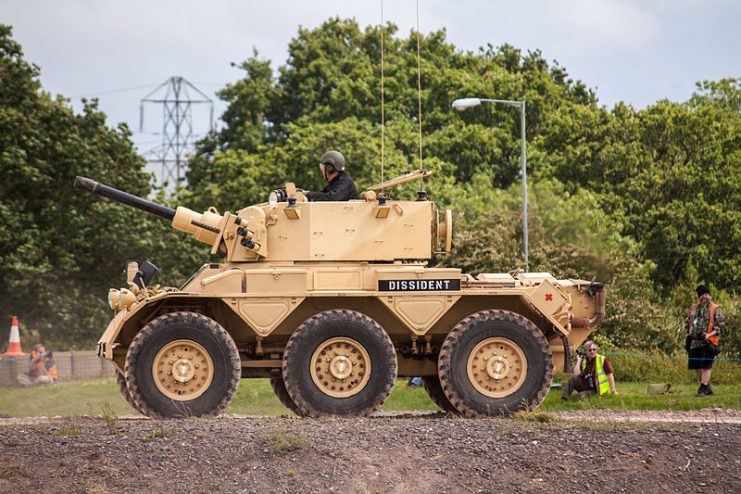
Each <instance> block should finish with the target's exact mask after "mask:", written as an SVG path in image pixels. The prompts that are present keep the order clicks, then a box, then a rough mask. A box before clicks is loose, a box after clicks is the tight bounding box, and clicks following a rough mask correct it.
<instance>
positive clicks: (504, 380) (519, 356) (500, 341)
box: [466, 338, 527, 398]
mask: <svg viewBox="0 0 741 494" xmlns="http://www.w3.org/2000/svg"><path fill="white" fill-rule="evenodd" d="M466 369H467V371H468V379H469V380H470V382H471V384H472V385H473V387H474V388H475V389H476V391H478V392H479V393H481V394H483V395H485V396H488V397H490V398H503V397H505V396H509V395H511V394H512V393H514V392H515V391H517V390H518V389H520V387H521V386H522V383H523V382H525V377H526V376H527V359H525V353H524V352H523V351H522V349H521V348H520V346H519V345H517V344H516V343H515V342H513V341H512V340H509V339H507V338H487V339H485V340H483V341H482V342H481V343H479V344H478V345H476V347H475V348H474V349H473V351H472V352H471V353H470V354H469V356H468V363H467V365H466Z"/></svg>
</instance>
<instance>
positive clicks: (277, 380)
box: [270, 377, 304, 417]
mask: <svg viewBox="0 0 741 494" xmlns="http://www.w3.org/2000/svg"><path fill="white" fill-rule="evenodd" d="M270 387H271V388H273V393H275V396H277V397H278V399H279V400H280V402H281V403H283V406H284V407H286V408H288V409H289V410H290V411H292V412H293V413H295V414H296V415H298V416H299V417H303V416H304V414H303V412H302V411H301V409H300V408H299V407H297V406H296V403H294V402H293V399H292V398H291V395H289V394H288V390H287V389H286V383H284V382H283V378H282V377H271V378H270Z"/></svg>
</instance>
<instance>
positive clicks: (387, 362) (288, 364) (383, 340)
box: [283, 310, 397, 417]
mask: <svg viewBox="0 0 741 494" xmlns="http://www.w3.org/2000/svg"><path fill="white" fill-rule="evenodd" d="M336 340H340V341H343V340H344V341H349V342H350V346H349V348H350V350H348V353H347V354H348V355H352V356H353V357H355V356H357V355H358V354H360V353H362V352H361V351H360V350H361V349H362V351H364V352H366V354H367V355H366V358H364V359H363V361H362V363H360V364H358V363H357V362H355V363H353V367H350V368H354V369H355V370H354V371H353V372H361V373H359V374H355V373H354V374H352V376H351V377H350V378H348V380H352V379H356V378H357V379H361V380H362V382H363V383H364V384H358V385H357V388H356V391H354V393H355V394H353V395H351V396H344V397H338V396H337V394H335V395H333V393H334V391H331V390H332V389H335V388H334V386H335V383H333V382H327V383H325V384H323V385H322V386H324V387H320V386H318V385H317V383H316V382H315V377H313V374H312V373H314V372H315V371H316V372H319V371H318V370H317V369H319V366H320V364H317V362H313V361H312V359H313V358H314V353H315V352H321V350H322V348H330V347H329V345H331V344H332V343H331V342H332V341H336ZM353 342H354V343H353ZM353 345H355V346H353ZM342 351H343V352H344V351H345V350H342ZM350 352H352V353H350ZM318 355H320V354H318ZM330 357H333V359H332V361H334V360H336V359H341V358H343V357H342V356H339V355H338V354H336V353H334V352H333V351H328V354H327V355H324V356H323V357H321V356H320V357H318V358H321V359H324V360H322V364H321V365H324V362H325V361H326V362H329V361H330ZM365 360H367V362H366V361H365ZM356 364H357V365H356ZM326 365H327V366H330V367H331V365H332V364H326ZM368 367H370V372H367V373H366V372H363V370H365V371H367V368H368ZM322 372H324V369H322ZM396 372H397V361H396V351H395V350H394V345H393V344H392V343H391V339H390V338H389V336H388V334H386V332H385V331H384V330H383V328H381V326H379V325H378V323H377V322H376V321H374V320H373V319H371V318H370V317H368V316H366V315H364V314H362V313H360V312H356V311H352V310H328V311H325V312H320V313H319V314H316V315H314V316H312V317H310V318H309V319H307V320H306V321H305V322H304V323H303V324H301V326H299V327H298V329H297V330H296V332H295V333H293V335H292V336H291V338H290V339H289V340H288V344H287V345H286V349H285V352H284V354H283V381H284V383H285V385H286V389H287V391H288V394H289V395H290V397H291V399H292V400H293V402H294V403H295V404H296V406H297V407H298V408H299V410H301V412H302V413H303V414H304V415H305V416H308V417H321V416H365V415H369V414H370V413H372V412H374V411H375V410H377V409H378V408H379V407H380V406H381V405H382V404H383V403H384V401H386V398H388V396H389V394H390V393H391V389H392V388H393V386H394V382H395V381H396ZM322 375H325V376H326V377H327V379H326V380H327V381H332V377H331V376H330V375H326V374H322ZM355 382H357V381H354V380H353V381H351V383H350V386H352V383H355ZM336 386H337V388H336V389H337V392H338V393H339V392H342V390H343V388H342V387H341V386H348V384H346V383H345V380H339V379H338V380H337V382H336ZM344 389H350V388H349V387H348V388H344ZM348 392H349V391H348Z"/></svg>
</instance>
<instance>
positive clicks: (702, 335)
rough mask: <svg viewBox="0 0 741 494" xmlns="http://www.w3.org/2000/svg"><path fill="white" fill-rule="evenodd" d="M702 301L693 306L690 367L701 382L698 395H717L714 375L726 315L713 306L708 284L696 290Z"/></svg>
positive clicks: (689, 326) (689, 319) (689, 321)
mask: <svg viewBox="0 0 741 494" xmlns="http://www.w3.org/2000/svg"><path fill="white" fill-rule="evenodd" d="M696 291H697V298H698V302H697V303H696V304H692V306H691V307H690V311H689V315H688V316H687V354H688V359H687V362H688V364H687V368H688V369H689V370H694V371H695V373H696V374H697V378H698V380H699V381H700V387H699V388H698V390H697V396H708V395H711V394H713V388H711V387H710V374H711V370H712V367H713V361H714V360H715V356H716V355H717V354H718V351H719V348H718V338H720V334H721V332H722V330H723V324H724V317H723V312H722V311H721V310H720V307H718V306H717V305H716V304H714V303H713V301H712V297H711V296H710V290H709V289H708V287H707V286H705V285H700V286H698V287H697V289H696Z"/></svg>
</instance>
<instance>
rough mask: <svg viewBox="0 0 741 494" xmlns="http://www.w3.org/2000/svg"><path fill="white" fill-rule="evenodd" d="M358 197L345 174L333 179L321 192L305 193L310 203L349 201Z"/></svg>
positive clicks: (353, 185)
mask: <svg viewBox="0 0 741 494" xmlns="http://www.w3.org/2000/svg"><path fill="white" fill-rule="evenodd" d="M357 197H358V193H357V192H356V191H355V183H354V182H353V181H352V178H350V175H348V174H347V173H345V172H340V173H339V175H337V176H336V177H334V178H333V179H332V180H331V181H330V182H329V183H328V184H327V186H326V187H324V190H322V191H321V192H307V193H306V198H307V199H308V200H310V201H349V200H350V199H355V198H357Z"/></svg>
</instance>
